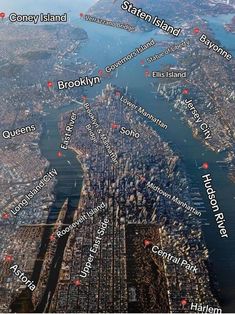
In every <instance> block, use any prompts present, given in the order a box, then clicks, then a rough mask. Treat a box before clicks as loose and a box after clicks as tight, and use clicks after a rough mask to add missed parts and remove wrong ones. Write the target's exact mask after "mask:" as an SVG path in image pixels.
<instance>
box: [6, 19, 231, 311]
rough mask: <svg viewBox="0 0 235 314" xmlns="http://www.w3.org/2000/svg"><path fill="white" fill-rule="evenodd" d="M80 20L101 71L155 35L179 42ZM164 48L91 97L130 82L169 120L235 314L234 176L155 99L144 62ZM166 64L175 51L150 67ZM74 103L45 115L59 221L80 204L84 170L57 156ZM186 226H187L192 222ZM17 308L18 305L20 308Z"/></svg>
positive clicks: (85, 53) (226, 302)
mask: <svg viewBox="0 0 235 314" xmlns="http://www.w3.org/2000/svg"><path fill="white" fill-rule="evenodd" d="M221 18H223V17H220V19H221ZM217 19H218V18H215V17H213V18H208V21H209V25H210V26H211V27H212V29H213V30H214V29H215V36H216V38H217V39H219V40H220V41H221V43H222V44H224V46H225V48H227V49H228V50H230V52H232V53H233V51H234V46H230V42H231V41H228V40H226V39H225V38H226V36H228V37H229V38H230V37H231V36H232V37H233V39H234V35H232V34H228V33H227V32H226V34H225V31H224V30H223V27H222V25H221V24H218V23H217ZM77 20H78V22H77V23H78V24H79V25H80V26H81V27H82V28H84V29H85V30H86V31H87V33H88V37H89V40H88V42H87V43H86V44H85V45H84V46H83V48H81V50H80V52H79V54H80V56H81V57H83V58H85V59H88V60H89V61H93V62H94V63H96V64H97V65H98V68H97V72H98V69H104V68H105V67H106V66H107V65H110V64H112V63H114V62H116V61H117V60H119V59H120V58H121V57H123V56H125V55H126V54H128V53H129V52H131V51H133V50H134V49H135V48H137V47H139V46H140V45H141V44H144V43H145V42H147V41H149V40H150V39H151V38H154V39H155V40H157V41H159V40H160V41H161V40H170V41H171V42H172V43H173V41H174V38H173V40H172V37H170V35H167V36H166V35H159V34H156V31H153V32H151V33H144V34H143V33H129V32H127V31H124V30H120V29H116V28H113V27H108V26H102V25H99V24H95V23H90V22H86V21H83V20H80V19H78V18H77ZM224 20H225V17H224ZM226 20H227V21H228V20H229V19H228V17H226ZM181 41H182V40H181ZM174 43H175V42H174ZM162 50H165V48H161V44H158V43H157V46H156V48H151V49H149V50H147V51H146V52H145V53H143V54H140V55H139V56H138V57H136V58H134V59H133V60H131V61H129V62H128V63H126V64H124V65H122V66H121V67H119V71H118V73H115V74H114V75H113V77H112V78H111V79H110V80H103V82H102V84H101V85H99V86H93V87H92V88H88V89H87V95H88V99H89V98H90V97H94V96H95V95H97V94H99V93H100V92H101V89H102V87H104V86H105V84H107V83H109V82H111V83H112V84H115V85H117V86H120V87H125V86H128V91H129V93H130V94H131V95H132V96H134V97H135V98H136V100H137V101H138V103H139V104H140V105H141V106H142V107H144V108H145V109H146V110H147V111H148V112H150V113H152V114H153V115H154V116H156V117H158V118H160V119H161V120H162V121H163V122H164V123H166V124H167V125H168V128H167V130H162V129H161V128H157V127H156V130H157V132H158V133H159V134H160V135H161V136H162V138H163V139H164V140H165V141H167V142H170V143H172V144H171V147H172V148H173V150H174V151H175V152H176V153H178V154H179V155H180V156H181V158H182V160H183V163H184V164H185V167H186V171H187V173H188V176H189V178H190V181H191V182H192V184H193V186H197V187H198V188H199V189H200V192H201V194H202V196H203V200H204V202H205V205H206V208H207V211H206V213H203V218H204V219H205V220H206V221H207V225H206V226H204V227H203V228H204V230H203V231H204V236H205V240H206V244H207V247H208V249H209V256H210V261H211V262H212V264H213V269H214V272H215V274H216V277H217V280H218V283H219V287H220V289H221V295H222V300H223V311H224V312H231V313H232V312H234V311H235V299H234V294H235V281H234V278H235V249H234V248H235V223H234V222H235V211H234V208H235V188H234V187H235V185H234V184H233V183H232V182H231V181H229V180H228V178H227V175H226V171H225V170H224V169H222V168H221V167H220V166H219V164H218V163H217V161H221V160H222V159H223V156H224V155H223V154H217V153H214V152H212V151H210V150H208V149H207V148H206V147H205V146H204V145H203V144H201V143H200V142H199V141H198V140H196V139H194V138H193V136H192V132H191V129H190V128H188V127H187V126H186V124H185V123H184V122H182V121H181V120H180V116H179V115H177V114H176V112H175V111H174V110H173V109H172V108H173V106H172V104H171V105H170V104H168V103H167V102H166V101H164V100H163V99H160V98H159V97H158V98H157V99H156V98H155V96H156V94H154V93H153V88H152V86H151V84H150V83H151V82H153V80H154V79H150V78H145V76H144V71H145V68H144V67H142V66H141V65H140V61H141V60H142V59H144V58H146V57H148V56H151V55H154V54H155V53H156V52H158V51H162ZM165 63H166V64H168V63H171V64H174V63H175V60H174V58H173V57H171V56H166V57H164V58H162V59H160V61H159V62H153V63H152V64H151V66H149V70H159V68H160V66H161V65H162V64H165ZM94 75H96V74H94ZM72 107H73V106H72V105H69V106H68V107H67V109H62V110H60V111H53V112H51V113H50V114H48V115H47V116H46V117H45V124H44V132H43V134H42V137H41V141H40V147H41V151H42V154H43V156H45V157H46V158H47V159H48V160H49V162H50V164H51V167H54V168H56V169H57V170H58V173H59V175H58V177H57V178H58V183H57V185H56V189H55V196H56V201H55V203H54V204H53V206H52V208H51V210H50V215H49V221H50V222H53V221H55V220H56V217H57V215H58V212H59V210H60V208H61V206H62V204H63V202H64V200H65V199H67V198H68V199H69V210H68V214H67V216H66V222H71V220H72V215H73V211H74V208H75V207H76V205H77V203H78V201H79V193H80V188H81V182H82V177H81V175H82V172H81V167H80V164H79V162H78V161H77V159H76V156H75V153H74V152H72V151H67V152H65V156H64V157H63V158H58V157H57V156H56V153H57V151H58V147H59V143H60V136H59V133H58V130H57V124H58V120H59V118H60V114H61V111H66V110H71V109H72ZM205 161H206V162H208V163H209V169H208V171H207V172H206V173H210V174H211V177H212V180H213V181H212V182H213V188H214V190H215V191H216V198H217V201H218V204H219V206H220V208H221V211H222V212H223V213H224V216H225V220H226V222H225V224H226V229H227V231H228V235H229V238H228V239H226V238H221V237H220V235H219V231H218V228H217V223H216V222H215V218H214V214H213V213H212V210H211V208H210V206H209V202H208V198H207V195H206V194H205V188H204V184H203V181H202V178H201V176H202V174H205V172H203V171H202V170H201V169H199V167H198V166H196V165H201V164H202V163H203V162H205ZM75 182H76V184H75ZM185 227H186V228H187V226H185ZM48 241H49V240H48V233H46V232H45V234H44V238H43V241H42V247H41V249H40V252H41V256H43V254H45V250H46V247H47V245H48ZM66 241H67V237H66V236H65V237H63V238H62V239H61V241H60V242H59V245H58V247H59V250H57V252H56V254H55V258H54V260H53V267H52V271H51V272H50V276H49V281H50V283H49V284H48V285H47V288H46V294H45V295H44V297H43V300H42V302H41V303H40V305H39V307H38V308H37V312H41V311H48V306H49V303H50V300H51V297H52V295H53V292H54V289H55V287H56V283H57V279H58V272H59V269H60V265H61V261H62V254H63V251H64V247H65V245H66ZM40 263H41V262H37V264H36V266H35V271H34V274H33V279H35V280H37V278H38V275H39V272H38V270H39V269H40V267H41V264H40ZM18 305H19V303H18ZM16 308H17V307H16ZM12 309H13V310H15V308H12Z"/></svg>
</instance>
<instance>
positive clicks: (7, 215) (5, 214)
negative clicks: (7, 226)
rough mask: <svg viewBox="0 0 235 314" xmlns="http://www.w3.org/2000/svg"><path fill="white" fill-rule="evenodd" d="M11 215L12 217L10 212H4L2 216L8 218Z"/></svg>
mask: <svg viewBox="0 0 235 314" xmlns="http://www.w3.org/2000/svg"><path fill="white" fill-rule="evenodd" d="M9 217H10V215H9V214H8V213H4V214H2V218H3V219H8V218H9Z"/></svg>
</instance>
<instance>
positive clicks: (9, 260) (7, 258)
mask: <svg viewBox="0 0 235 314" xmlns="http://www.w3.org/2000/svg"><path fill="white" fill-rule="evenodd" d="M5 261H6V262H12V261H13V256H12V255H6V256H5Z"/></svg>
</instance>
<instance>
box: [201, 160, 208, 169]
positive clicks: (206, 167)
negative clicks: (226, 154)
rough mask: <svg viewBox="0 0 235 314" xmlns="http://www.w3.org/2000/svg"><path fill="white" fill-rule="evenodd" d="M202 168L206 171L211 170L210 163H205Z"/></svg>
mask: <svg viewBox="0 0 235 314" xmlns="http://www.w3.org/2000/svg"><path fill="white" fill-rule="evenodd" d="M202 168H203V169H205V170H207V169H208V168H209V164H208V162H204V163H203V164H202Z"/></svg>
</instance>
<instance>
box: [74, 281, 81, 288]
mask: <svg viewBox="0 0 235 314" xmlns="http://www.w3.org/2000/svg"><path fill="white" fill-rule="evenodd" d="M74 284H75V286H77V287H79V286H80V285H81V281H80V280H79V279H76V280H74Z"/></svg>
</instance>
